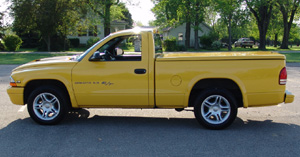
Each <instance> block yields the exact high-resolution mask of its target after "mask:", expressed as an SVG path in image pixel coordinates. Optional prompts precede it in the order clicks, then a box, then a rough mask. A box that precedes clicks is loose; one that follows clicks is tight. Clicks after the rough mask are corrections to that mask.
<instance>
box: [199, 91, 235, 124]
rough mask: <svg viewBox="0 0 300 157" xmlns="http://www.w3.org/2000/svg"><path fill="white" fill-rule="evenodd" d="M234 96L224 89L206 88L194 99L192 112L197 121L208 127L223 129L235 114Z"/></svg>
mask: <svg viewBox="0 0 300 157" xmlns="http://www.w3.org/2000/svg"><path fill="white" fill-rule="evenodd" d="M236 104H237V103H236V100H235V98H234V96H233V95H232V94H231V93H230V92H229V91H228V90H226V89H208V90H205V91H203V92H201V93H200V94H199V96H198V98H197V99H196V102H195V106H194V114H195V117H196V119H197V121H198V122H199V123H200V124H201V125H202V126H204V127H206V128H208V129H224V128H226V127H228V126H229V125H231V124H232V123H233V121H234V120H235V118H236V116H237V105H236Z"/></svg>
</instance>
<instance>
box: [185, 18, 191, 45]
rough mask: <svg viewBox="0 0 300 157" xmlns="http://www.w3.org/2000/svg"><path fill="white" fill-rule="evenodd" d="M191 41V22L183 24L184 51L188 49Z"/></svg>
mask: <svg viewBox="0 0 300 157" xmlns="http://www.w3.org/2000/svg"><path fill="white" fill-rule="evenodd" d="M190 39H191V22H186V24H185V47H186V49H187V48H189V47H190Z"/></svg>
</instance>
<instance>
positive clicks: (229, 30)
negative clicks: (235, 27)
mask: <svg viewBox="0 0 300 157" xmlns="http://www.w3.org/2000/svg"><path fill="white" fill-rule="evenodd" d="M231 19H232V14H231V15H229V20H228V37H229V41H228V51H231Z"/></svg>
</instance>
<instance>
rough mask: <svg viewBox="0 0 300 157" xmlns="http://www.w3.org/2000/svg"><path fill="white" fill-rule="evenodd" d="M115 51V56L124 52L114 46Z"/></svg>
mask: <svg viewBox="0 0 300 157" xmlns="http://www.w3.org/2000/svg"><path fill="white" fill-rule="evenodd" d="M115 51H116V55H117V56H119V55H123V54H124V51H123V50H122V49H120V48H116V49H115Z"/></svg>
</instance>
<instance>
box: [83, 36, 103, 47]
mask: <svg viewBox="0 0 300 157" xmlns="http://www.w3.org/2000/svg"><path fill="white" fill-rule="evenodd" d="M99 40H100V38H98V37H91V38H89V40H88V41H87V42H86V46H87V47H91V46H93V45H94V44H95V43H96V42H98V41H99Z"/></svg>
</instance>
